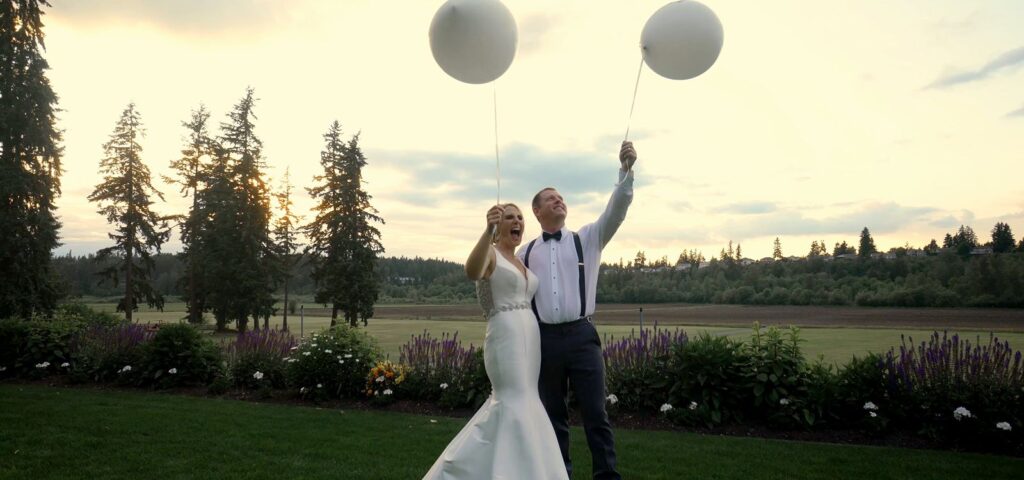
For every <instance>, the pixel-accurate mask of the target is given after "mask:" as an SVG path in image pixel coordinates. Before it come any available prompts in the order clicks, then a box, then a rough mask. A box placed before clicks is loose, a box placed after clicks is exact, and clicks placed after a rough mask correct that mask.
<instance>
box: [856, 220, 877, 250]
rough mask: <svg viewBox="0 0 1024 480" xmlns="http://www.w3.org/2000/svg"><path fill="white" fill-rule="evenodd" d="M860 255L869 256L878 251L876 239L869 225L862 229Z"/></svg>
mask: <svg viewBox="0 0 1024 480" xmlns="http://www.w3.org/2000/svg"><path fill="white" fill-rule="evenodd" d="M859 250H860V256H861V257H862V258H868V257H870V256H871V254H872V253H876V252H878V249H877V248H875V239H873V238H871V232H870V231H869V230H868V227H864V230H861V231H860V248H859Z"/></svg>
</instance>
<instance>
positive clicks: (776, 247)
mask: <svg viewBox="0 0 1024 480" xmlns="http://www.w3.org/2000/svg"><path fill="white" fill-rule="evenodd" d="M772 258H774V259H775V260H782V242H781V241H779V237H775V242H774V243H773V245H772Z"/></svg>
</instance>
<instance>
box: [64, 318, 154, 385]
mask: <svg viewBox="0 0 1024 480" xmlns="http://www.w3.org/2000/svg"><path fill="white" fill-rule="evenodd" d="M152 337H153V333H152V332H150V331H149V330H147V329H146V327H145V326H143V325H139V324H134V323H126V322H121V323H120V324H117V325H112V326H104V325H94V326H92V327H89V328H88V329H86V330H85V331H83V332H81V333H80V334H79V336H78V337H77V338H76V341H75V344H76V348H75V362H74V363H73V365H72V367H73V368H72V369H71V378H72V380H74V381H77V382H85V381H97V382H114V383H118V384H121V385H135V384H138V383H140V378H141V375H142V369H141V365H142V358H143V354H144V351H143V347H144V346H145V344H146V342H148V341H149V340H150V339H151V338H152Z"/></svg>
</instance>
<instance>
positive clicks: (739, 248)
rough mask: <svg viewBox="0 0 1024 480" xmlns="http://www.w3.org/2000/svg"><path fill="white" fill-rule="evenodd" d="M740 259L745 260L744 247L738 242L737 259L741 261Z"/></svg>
mask: <svg viewBox="0 0 1024 480" xmlns="http://www.w3.org/2000/svg"><path fill="white" fill-rule="evenodd" d="M740 260H743V248H742V247H740V244H739V243H737V244H736V261H740Z"/></svg>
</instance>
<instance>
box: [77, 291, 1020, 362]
mask: <svg viewBox="0 0 1024 480" xmlns="http://www.w3.org/2000/svg"><path fill="white" fill-rule="evenodd" d="M89 305H90V306H91V307H93V308H96V309H98V310H102V311H109V312H112V311H114V305H113V304H109V303H93V304H89ZM184 312H185V304H184V303H181V302H175V303H168V304H167V305H166V308H165V309H164V311H163V312H160V311H156V310H151V309H145V308H143V309H140V311H139V312H136V313H135V315H134V319H135V321H137V322H142V323H147V322H177V321H179V320H180V319H181V318H182V317H184V316H185V313H184ZM270 323H271V325H272V326H275V327H278V326H280V323H281V317H280V316H276V317H272V318H271V320H270ZM288 324H289V326H290V327H291V331H292V332H293V333H294V334H295V335H298V334H299V331H300V325H299V317H298V316H297V315H295V316H293V315H289V316H288ZM328 325H330V319H329V318H327V317H306V318H305V322H304V327H303V329H302V330H303V332H304V333H305V334H307V335H308V334H309V332H312V331H316V330H319V329H323V328H325V327H327V326H328ZM486 328H487V325H486V323H484V322H483V321H482V320H481V319H476V318H474V319H469V320H467V319H464V318H459V319H431V320H425V319H419V320H413V319H390V318H389V319H376V318H375V319H371V320H370V322H369V327H368V329H367V331H368V332H369V333H370V334H371V335H373V336H374V337H376V338H377V340H378V341H379V342H380V345H381V348H382V349H383V350H384V353H385V354H386V355H389V356H390V357H391V358H392V359H396V360H397V359H398V348H399V347H400V346H401V345H402V344H404V343H405V342H407V341H409V338H410V336H412V335H414V334H419V333H422V332H423V331H424V330H426V331H429V332H430V333H431V334H432V335H435V336H440V335H441V333H442V332H449V333H452V332H456V331H457V332H459V338H461V339H463V343H464V344H466V345H468V344H469V343H472V344H474V345H481V344H482V343H483V339H484V331H485V330H486ZM636 328H637V327H636V326H629V325H602V324H600V322H599V323H598V330H599V331H600V332H601V333H602V334H603V335H605V336H606V337H607V336H614V337H616V338H619V337H622V336H624V335H628V334H629V333H630V331H632V330H635V329H636ZM670 328H676V326H672V327H670ZM679 328H682V329H684V330H685V331H686V332H687V333H688V334H689V335H690V336H691V338H693V337H696V336H697V334H698V333H700V332H702V331H707V332H709V333H711V334H713V335H727V336H730V337H732V338H736V339H742V340H747V339H749V338H750V334H751V329H750V328H737V327H708V326H687V325H681V326H679ZM800 332H801V337H802V338H803V339H805V340H806V342H805V343H803V350H804V354H805V356H806V357H807V359H809V360H816V359H817V358H818V356H819V355H821V356H823V357H824V359H825V361H826V362H828V363H836V364H844V363H846V362H847V361H849V360H850V357H852V356H853V355H857V356H861V357H862V356H864V354H866V353H867V352H869V351H870V352H876V353H883V352H887V351H889V347H892V346H898V345H899V344H900V335H901V334H905V335H908V336H911V337H913V338H914V340H915V341H918V342H919V341H921V340H926V339H927V338H928V336H929V335H931V333H932V330H912V329H897V328H817V327H815V328H810V327H805V328H802V329H801V330H800ZM958 333H960V335H961V337H963V338H968V339H971V340H972V341H973V340H974V338H975V337H977V336H980V337H981V339H982V341H983V342H987V341H988V335H989V332H987V331H959V332H958ZM997 336H998V337H999V338H1001V339H1005V340H1009V342H1010V345H1011V346H1013V347H1014V348H1015V349H1018V350H1019V349H1024V332H1004V333H998V334H997ZM225 338H228V337H225Z"/></svg>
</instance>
